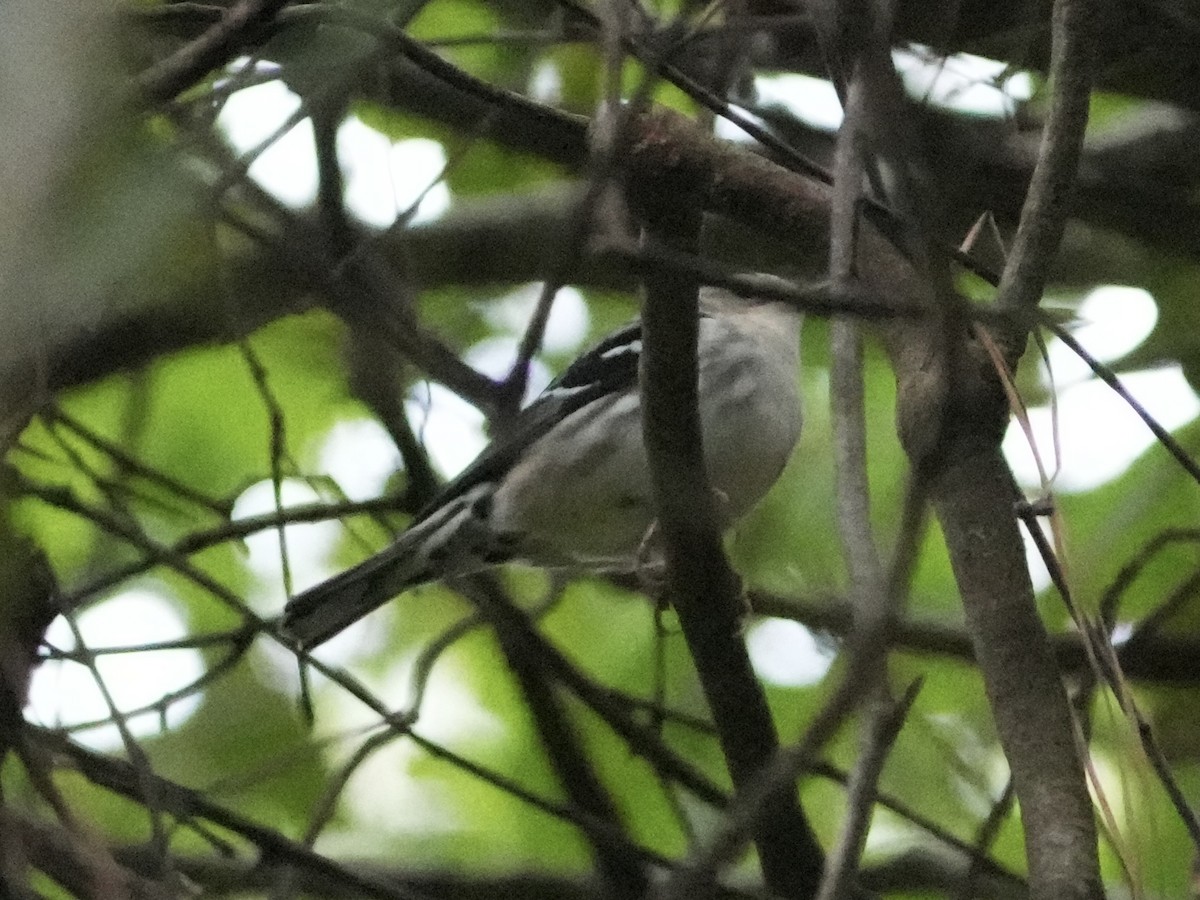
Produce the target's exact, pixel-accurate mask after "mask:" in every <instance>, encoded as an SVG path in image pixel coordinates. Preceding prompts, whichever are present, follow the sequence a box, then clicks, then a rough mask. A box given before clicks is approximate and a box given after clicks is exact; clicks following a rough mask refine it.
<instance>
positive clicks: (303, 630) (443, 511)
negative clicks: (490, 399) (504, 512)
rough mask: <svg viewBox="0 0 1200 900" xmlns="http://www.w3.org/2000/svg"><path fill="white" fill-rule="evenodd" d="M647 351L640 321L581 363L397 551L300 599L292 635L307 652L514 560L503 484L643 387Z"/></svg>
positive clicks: (514, 539) (433, 506)
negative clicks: (570, 431)
mask: <svg viewBox="0 0 1200 900" xmlns="http://www.w3.org/2000/svg"><path fill="white" fill-rule="evenodd" d="M640 351H641V325H640V323H633V324H631V325H628V326H626V327H625V328H622V329H621V330H619V331H617V332H614V333H613V334H611V335H609V336H608V337H606V338H605V339H604V340H603V341H601V342H600V343H599V344H597V345H596V346H595V347H593V348H592V349H591V350H589V351H588V352H586V353H584V354H583V355H582V356H580V357H579V358H578V359H576V360H575V362H573V363H572V364H571V365H570V366H569V367H568V368H567V369H566V370H565V371H564V372H563V373H562V374H561V375H559V376H558V378H556V379H554V381H552V382H551V383H550V384H549V385H548V386H547V387H546V389H545V390H544V391H543V392H542V393H541V394H540V395H539V396H538V398H537V399H536V400H534V402H533V403H531V404H530V405H529V406H527V407H526V408H525V409H523V410H522V411H521V412H520V414H519V415H518V416H517V417H516V418H515V420H514V421H513V423H512V426H511V427H510V428H509V429H508V430H507V431H506V432H505V434H504V435H502V436H501V437H499V438H498V439H496V440H495V441H493V442H492V443H491V444H489V445H488V447H487V448H486V449H485V450H484V451H483V452H482V453H481V454H480V455H479V456H478V457H476V459H475V461H474V462H472V463H471V464H470V465H469V466H468V467H467V468H466V469H465V470H464V471H463V472H462V474H460V475H459V476H458V477H457V478H455V479H453V480H452V481H450V482H449V483H448V484H447V485H446V486H445V487H444V488H443V489H442V490H441V491H439V492H438V495H437V496H436V497H435V498H434V500H433V501H432V502H431V503H430V504H428V505H427V506H426V507H425V509H424V510H423V511H422V512H421V513H420V514H418V516H417V517H416V518H415V519H414V520H413V522H412V524H411V525H410V526H409V528H408V529H407V530H406V531H405V532H404V533H403V534H401V535H400V536H399V537H398V538H397V539H396V540H395V541H394V542H393V543H392V544H391V545H390V546H389V547H387V548H386V549H384V550H382V551H380V552H379V553H377V554H375V555H374V556H371V557H370V558H368V559H366V560H364V561H363V562H361V563H359V564H358V565H356V566H354V567H352V568H350V569H347V570H346V571H345V572H342V573H341V574H340V575H336V576H334V577H333V578H331V579H329V580H328V581H325V582H322V583H321V584H318V585H317V586H315V587H313V588H310V589H309V590H307V591H303V592H302V593H300V594H297V595H296V596H295V597H293V598H292V599H291V600H290V601H289V602H288V604H287V606H286V607H285V609H284V613H283V627H284V629H285V630H286V631H287V632H288V633H289V634H291V635H292V637H294V638H295V639H296V640H297V641H298V642H299V643H300V644H301V645H302V646H305V647H315V646H317V645H318V644H321V643H323V642H324V641H326V640H328V639H329V638H331V637H332V636H333V635H335V634H337V633H338V632H339V631H341V630H342V629H344V628H346V627H347V626H349V625H350V624H352V623H353V622H355V621H357V620H358V619H360V618H362V617H363V616H365V615H366V614H367V613H369V612H371V611H372V610H374V609H376V608H377V607H379V606H382V605H383V604H384V603H386V602H387V601H388V600H390V599H391V598H392V597H395V596H396V595H397V594H399V593H401V592H402V591H404V590H405V589H406V588H409V587H412V586H414V585H417V584H421V583H422V582H425V581H432V580H434V579H436V578H439V577H443V576H446V575H452V574H453V575H463V574H467V573H468V572H471V571H478V570H479V569H481V568H483V567H485V566H488V565H493V564H495V563H499V562H504V561H505V560H507V559H510V558H512V556H513V555H514V553H515V552H516V550H517V548H518V542H519V535H497V534H493V533H491V532H490V530H489V529H488V527H487V511H488V509H489V505H490V502H491V496H492V494H493V493H494V491H495V486H496V485H497V484H498V483H499V482H500V481H501V480H502V479H503V478H504V474H505V472H507V471H508V470H509V469H510V468H511V467H512V466H513V465H514V464H515V463H516V462H517V460H519V459H520V458H521V455H522V454H523V453H524V452H525V450H526V449H528V448H529V447H530V446H531V445H532V444H533V443H535V442H536V441H537V440H539V439H540V438H541V437H543V436H544V435H546V434H547V433H548V432H549V431H551V430H552V429H553V428H554V426H555V425H557V424H558V423H559V422H561V421H562V420H563V419H564V418H566V417H567V416H569V415H571V413H573V412H575V411H576V410H579V409H581V408H582V407H584V406H586V405H587V404H589V403H592V402H594V401H596V400H598V399H600V398H601V397H604V396H606V395H609V394H612V393H617V392H624V391H628V390H631V389H632V388H634V387H636V385H637V378H638V374H637V372H638V357H639V355H640Z"/></svg>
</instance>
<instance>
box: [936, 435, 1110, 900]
mask: <svg viewBox="0 0 1200 900" xmlns="http://www.w3.org/2000/svg"><path fill="white" fill-rule="evenodd" d="M931 496H932V500H933V504H934V507H935V509H936V510H937V513H938V517H939V518H940V519H941V523H942V530H943V531H944V532H945V534H946V544H947V547H948V549H949V551H950V561H951V564H952V565H953V567H954V574H955V577H956V579H957V580H958V585H959V590H960V591H961V593H962V597H963V608H964V609H965V611H966V615H967V623H968V625H969V626H970V631H971V637H972V641H973V643H974V646H975V657H976V659H977V660H978V661H979V665H980V669H981V670H982V672H983V676H984V686H985V689H986V691H987V695H988V699H989V701H990V703H991V707H992V713H993V715H994V716H995V719H996V729H997V731H998V733H999V735H1000V741H1001V743H1002V744H1003V746H1004V751H1005V756H1007V758H1008V763H1009V767H1010V768H1011V770H1012V775H1013V782H1014V785H1015V787H1016V791H1017V796H1018V798H1019V799H1020V802H1021V819H1022V822H1023V824H1024V827H1025V850H1026V854H1027V856H1028V862H1029V873H1030V897H1031V898H1032V900H1067V898H1079V900H1085V898H1087V900H1091V898H1096V897H1102V896H1103V889H1102V887H1101V883H1100V870H1099V861H1098V858H1097V850H1096V829H1095V824H1094V821H1093V816H1092V804H1091V799H1090V797H1089V795H1088V791H1087V785H1086V780H1085V776H1084V771H1083V763H1082V760H1081V759H1080V755H1079V748H1078V746H1077V744H1076V734H1075V724H1074V721H1073V719H1072V717H1071V708H1070V704H1069V703H1068V700H1067V696H1066V691H1065V689H1064V688H1063V685H1062V680H1061V678H1060V676H1059V672H1058V666H1057V663H1056V661H1055V659H1054V655H1053V653H1052V652H1051V651H1050V645H1049V642H1048V640H1047V638H1046V632H1045V628H1044V627H1043V625H1042V622H1041V619H1039V618H1038V615H1037V607H1036V605H1035V604H1034V601H1033V589H1032V587H1031V585H1030V582H1029V570H1028V568H1027V566H1026V563H1025V551H1024V546H1023V545H1022V542H1021V536H1020V533H1019V532H1018V528H1017V522H1016V519H1015V517H1014V515H1013V504H1014V502H1015V501H1016V500H1017V498H1018V497H1017V492H1016V489H1015V486H1014V485H1013V482H1012V476H1011V474H1010V473H1009V471H1008V467H1007V465H1006V464H1005V462H1004V459H1003V457H1002V456H1001V455H1000V450H999V448H998V447H990V448H982V449H980V450H979V451H978V452H973V453H964V454H961V455H956V456H955V458H954V459H953V460H952V461H950V462H948V463H947V465H945V467H944V468H943V469H942V470H941V473H940V474H939V475H938V477H936V478H935V479H934V482H933V484H932V486H931Z"/></svg>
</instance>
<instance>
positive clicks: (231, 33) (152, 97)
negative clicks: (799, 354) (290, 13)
mask: <svg viewBox="0 0 1200 900" xmlns="http://www.w3.org/2000/svg"><path fill="white" fill-rule="evenodd" d="M288 2H289V0H238V2H237V3H235V4H234V5H233V6H231V7H229V9H228V10H226V11H225V14H224V15H223V16H222V17H221V20H220V21H218V22H215V23H213V24H212V25H211V26H210V27H209V28H208V30H207V31H205V32H204V33H203V34H202V35H200V37H198V38H196V39H195V40H194V41H190V42H189V43H187V44H184V45H183V46H182V47H180V48H179V49H178V50H176V51H175V52H174V53H173V54H171V55H170V56H168V57H167V58H166V59H163V60H160V61H159V62H157V63H155V64H154V65H152V66H151V67H150V68H148V69H146V70H145V71H144V72H142V73H141V74H140V75H139V76H138V77H137V79H136V82H135V87H136V88H137V90H138V92H139V93H140V94H141V96H142V97H143V98H144V100H145V102H147V103H149V104H159V103H163V102H165V101H167V100H170V99H172V98H173V97H175V95H176V94H178V93H180V92H181V91H184V90H186V89H187V88H189V87H191V85H192V84H194V83H195V82H196V81H198V80H199V79H200V78H203V77H204V76H205V75H207V74H208V73H209V72H210V71H212V70H213V69H215V68H217V67H218V66H220V65H223V64H224V63H226V62H228V61H229V60H231V59H232V58H233V57H234V56H235V55H236V54H237V52H238V51H239V50H240V49H241V47H242V46H243V45H244V44H245V43H246V42H247V41H248V40H250V37H251V35H252V34H253V33H254V31H255V30H256V29H259V28H261V27H263V26H264V25H265V24H267V23H268V22H269V21H270V20H271V19H272V18H273V17H274V16H275V14H276V13H277V12H278V11H279V10H280V9H282V8H283V7H284V6H286V5H287V3H288Z"/></svg>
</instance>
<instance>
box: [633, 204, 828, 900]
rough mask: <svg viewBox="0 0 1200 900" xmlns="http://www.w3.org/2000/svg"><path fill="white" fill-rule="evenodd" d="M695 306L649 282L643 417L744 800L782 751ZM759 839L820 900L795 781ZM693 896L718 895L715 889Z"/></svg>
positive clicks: (694, 632)
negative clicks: (723, 511)
mask: <svg viewBox="0 0 1200 900" xmlns="http://www.w3.org/2000/svg"><path fill="white" fill-rule="evenodd" d="M674 183H676V184H678V182H674ZM684 183H686V181H685V182H684ZM659 212H660V215H659V216H658V218H657V220H656V226H657V228H658V229H659V230H658V237H659V238H660V239H662V240H667V241H671V240H673V241H676V242H679V241H682V242H683V243H684V244H690V243H692V242H694V241H695V236H696V231H697V229H698V226H699V218H698V215H697V214H696V213H689V212H683V213H678V214H662V210H661V208H660V210H659ZM681 236H682V238H681ZM696 303H697V285H696V283H695V282H694V281H693V282H689V281H688V280H687V279H686V278H680V277H678V276H669V277H659V276H655V275H653V274H652V275H649V276H648V277H647V278H646V302H645V307H644V310H643V341H644V347H643V352H642V417H643V427H644V432H645V441H646V453H647V457H648V459H649V463H650V471H651V480H652V483H653V486H654V497H655V508H656V510H657V514H658V515H657V527H658V531H659V534H660V536H661V539H662V543H663V547H664V550H665V554H666V560H667V573H668V574H667V577H668V591H669V596H670V598H671V601H672V603H673V604H674V606H675V609H676V611H677V613H678V615H679V621H680V624H681V626H682V628H683V633H684V636H685V638H686V639H687V643H688V648H689V649H690V650H691V653H692V658H693V660H694V661H695V664H696V670H697V672H698V674H699V676H700V681H701V685H702V686H703V689H704V695H705V698H706V699H707V701H708V704H709V706H710V708H711V709H712V714H713V721H714V723H715V724H716V727H717V730H718V736H719V738H720V742H721V748H722V750H723V751H724V754H725V759H726V762H727V764H728V766H729V771H730V775H731V777H732V779H733V783H734V785H735V787H736V788H737V789H738V791H739V792H740V791H742V790H744V789H745V788H746V787H747V786H748V785H749V784H751V783H752V782H753V781H755V779H756V778H757V777H758V776H759V775H760V774H761V772H762V770H763V769H764V768H765V766H766V765H767V763H768V762H769V761H770V760H771V758H772V757H773V755H774V753H775V751H776V750H777V748H778V744H779V742H778V737H777V735H776V733H775V725H774V722H773V721H772V719H771V713H770V710H769V709H768V707H767V703H766V697H765V695H764V694H763V691H762V687H761V685H759V683H758V681H757V679H756V678H755V675H754V671H753V669H752V668H751V666H750V658H749V655H748V654H747V652H746V646H745V644H744V643H743V641H742V639H741V625H740V623H741V617H742V614H743V612H744V607H743V605H742V599H741V586H740V584H739V581H738V578H737V576H736V575H735V574H734V573H733V571H732V569H730V568H729V563H728V561H727V560H726V559H725V554H724V550H723V548H722V545H721V532H720V528H719V527H718V524H717V522H718V518H717V510H716V505H715V501H714V497H713V493H712V488H711V487H710V486H709V483H708V478H707V476H706V474H705V467H704V453H703V448H702V444H701V435H700V415H699V411H698V402H699V401H698V377H697V360H696V351H697V339H698V319H697V307H696ZM752 832H753V835H754V840H755V844H756V846H757V848H758V852H759V857H760V860H761V863H762V869H763V876H764V880H765V881H766V883H767V886H768V887H769V888H770V889H771V890H772V891H774V892H775V893H777V894H779V895H781V896H785V897H810V896H812V895H813V893H814V892H815V891H816V889H817V886H818V885H819V883H820V878H821V870H822V866H823V854H822V851H821V849H820V845H819V844H818V843H817V841H816V838H815V836H814V835H813V833H812V830H811V828H810V826H809V824H808V822H807V821H806V819H805V818H804V815H803V813H802V812H801V810H800V807H799V804H798V803H797V800H796V787H795V783H794V781H792V780H790V779H789V780H787V781H784V782H783V783H781V784H778V785H777V786H776V787H775V788H774V789H773V790H772V791H771V793H770V796H769V797H767V798H766V799H765V800H764V802H763V804H762V806H761V808H760V814H759V815H758V816H757V817H756V820H755V823H754V826H753V829H752ZM694 887H695V889H696V890H711V884H707V883H706V884H697V885H694Z"/></svg>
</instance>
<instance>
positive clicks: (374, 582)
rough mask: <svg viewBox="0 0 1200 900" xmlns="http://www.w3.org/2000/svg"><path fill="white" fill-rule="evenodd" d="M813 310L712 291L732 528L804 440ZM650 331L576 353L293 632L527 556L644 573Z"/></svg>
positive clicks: (707, 392)
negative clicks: (645, 367) (801, 386)
mask: <svg viewBox="0 0 1200 900" xmlns="http://www.w3.org/2000/svg"><path fill="white" fill-rule="evenodd" d="M800 319H801V317H800V314H799V313H798V312H797V311H796V310H795V309H794V308H793V307H790V306H788V305H786V304H783V303H776V302H758V301H754V300H743V299H741V298H739V297H736V296H735V295H733V294H731V293H729V292H728V291H724V290H720V289H717V288H705V289H703V290H701V293H700V335H699V346H698V352H699V375H700V383H699V396H700V419H701V428H702V432H703V447H704V455H705V463H706V466H707V470H708V477H709V481H710V482H711V484H712V486H713V488H714V489H715V490H716V491H718V492H719V493H720V497H721V503H720V507H721V510H722V512H723V513H724V515H725V517H726V522H725V523H724V524H725V525H726V526H728V525H730V524H732V523H733V522H734V521H735V520H737V519H738V518H740V517H741V516H742V515H744V514H745V513H746V512H747V511H749V509H750V508H751V507H752V506H754V504H755V503H757V502H758V501H759V500H760V499H761V498H762V496H763V494H765V493H766V492H767V490H768V489H769V488H770V487H771V485H772V484H774V483H775V480H776V479H777V478H778V477H779V474H780V472H782V470H783V467H784V465H785V464H786V463H787V460H788V457H789V456H790V455H791V452H792V448H793V447H794V446H795V444H796V440H797V439H798V438H799V436H800V422H801V418H800V400H799V394H798V390H797V380H798V372H797V367H798V364H799V361H800ZM641 337H642V329H641V323H640V322H633V323H631V324H629V325H627V326H625V327H624V328H622V329H621V330H619V331H617V332H614V333H613V334H611V335H609V336H608V337H606V338H605V339H604V340H602V341H600V343H598V344H596V345H595V346H594V347H592V348H591V349H590V350H588V351H587V352H585V353H584V354H583V355H582V356H580V357H579V358H578V359H576V360H575V362H573V363H572V364H571V365H570V366H569V367H568V368H567V369H566V371H564V372H563V373H562V374H561V375H560V376H559V377H558V378H556V379H555V380H554V381H553V382H551V383H550V385H549V386H548V387H547V388H546V389H545V390H544V391H543V392H542V393H541V394H540V395H539V396H538V397H537V399H536V400H534V401H533V402H532V403H531V404H530V405H529V406H527V407H525V409H523V410H522V411H521V412H520V414H519V415H518V416H517V418H516V420H515V422H514V423H513V424H512V427H511V428H509V429H508V430H507V431H506V432H505V433H504V435H503V436H502V437H500V438H499V439H497V440H496V441H494V442H493V443H492V444H490V445H489V446H488V447H487V448H486V449H485V450H484V451H483V452H482V453H481V454H480V455H479V456H478V457H477V458H476V459H475V461H474V462H473V463H471V465H469V466H468V467H467V468H466V470H464V471H463V473H462V474H461V475H459V476H458V477H457V478H455V479H454V480H453V481H451V482H450V483H449V484H447V485H446V486H445V488H444V489H443V490H442V491H441V492H440V494H439V495H438V496H437V497H436V498H435V499H434V501H433V502H432V503H431V504H430V505H429V506H428V507H426V508H425V510H424V511H423V512H421V513H420V514H419V515H418V516H417V517H416V518H415V519H414V520H413V522H412V524H411V525H410V526H409V528H408V530H406V531H405V532H404V533H403V534H401V535H400V536H399V537H398V538H397V539H396V540H395V541H394V542H393V543H392V544H391V546H389V547H387V548H386V549H385V550H383V551H381V552H380V553H377V554H375V555H374V556H372V557H370V558H369V559H367V560H365V561H363V562H362V563H359V564H358V565H357V566H354V567H353V568H351V569H348V570H347V571H345V572H343V573H342V574H340V575H337V576H335V577H333V578H331V579H329V580H328V581H326V582H323V583H322V584H319V585H317V586H316V587H314V588H311V589H309V590H307V591H304V592H303V593H301V594H298V595H296V596H295V597H294V598H292V600H291V601H290V602H289V603H288V604H287V607H286V609H285V610H284V614H283V628H284V630H285V631H287V632H288V633H289V634H291V635H292V637H294V638H295V639H296V641H297V642H298V643H299V644H300V645H301V646H304V647H314V646H316V645H318V644H320V643H322V642H324V641H326V640H328V639H329V638H331V637H333V636H334V635H335V634H337V633H338V632H339V631H341V630H342V629H344V628H346V627H347V626H349V625H350V624H352V623H353V622H355V621H357V620H358V619H360V618H362V617H363V616H365V615H366V614H367V613H369V612H371V611H372V610H374V609H375V608H377V607H379V606H381V605H383V604H384V603H386V602H387V601H388V600H390V599H391V598H393V597H395V596H396V595H397V594H400V593H401V592H403V591H404V590H406V589H408V588H410V587H413V586H415V585H418V584H422V583H424V582H428V581H434V580H437V579H441V578H447V577H452V576H456V575H466V574H469V573H472V572H478V571H480V570H482V569H485V568H489V567H491V566H495V565H498V564H500V563H503V562H507V561H509V560H514V559H520V560H524V561H527V562H530V563H533V564H535V565H540V566H545V567H548V568H568V569H584V570H589V571H605V572H632V571H634V570H635V569H637V567H638V565H639V563H642V562H644V561H645V559H644V556H645V553H644V550H645V546H644V545H645V541H646V537H647V535H648V533H649V531H650V528H651V525H652V524H653V522H654V516H655V512H654V500H653V493H652V489H651V484H650V473H649V468H648V465H647V462H646V451H645V448H644V446H643V443H642V420H641V402H640V395H639V390H638V367H639V365H638V364H639V360H640V357H641V349H642V340H641Z"/></svg>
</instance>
